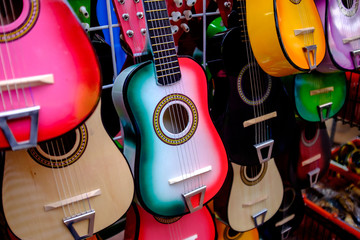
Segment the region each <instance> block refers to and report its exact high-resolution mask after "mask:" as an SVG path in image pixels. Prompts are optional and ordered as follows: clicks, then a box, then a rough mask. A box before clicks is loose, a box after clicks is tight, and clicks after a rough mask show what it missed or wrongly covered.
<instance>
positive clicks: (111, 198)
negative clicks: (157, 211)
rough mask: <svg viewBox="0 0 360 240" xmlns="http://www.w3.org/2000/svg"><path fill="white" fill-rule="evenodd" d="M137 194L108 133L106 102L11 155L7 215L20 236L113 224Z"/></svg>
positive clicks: (44, 236) (62, 234) (66, 233)
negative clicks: (52, 135) (52, 136)
mask: <svg viewBox="0 0 360 240" xmlns="http://www.w3.org/2000/svg"><path fill="white" fill-rule="evenodd" d="M133 194H134V185H133V178H132V175H131V171H130V168H129V166H128V164H127V161H126V160H125V158H124V157H123V155H122V154H121V152H120V151H119V149H118V148H117V147H116V145H115V143H114V142H113V141H112V140H111V138H110V137H109V136H108V135H107V133H106V131H105V129H104V128H103V125H102V122H101V119H100V104H99V105H98V107H97V108H96V110H95V112H94V113H93V114H92V116H90V118H89V119H88V120H87V121H86V122H85V124H83V125H81V126H80V127H78V128H77V129H75V130H73V131H70V132H68V133H67V134H65V135H62V136H61V137H60V138H56V139H53V140H51V141H46V142H43V143H40V144H39V145H38V146H37V147H35V148H30V149H28V150H19V151H8V152H6V155H5V166H4V178H3V189H2V200H3V208H4V213H5V218H6V220H7V222H8V225H9V227H10V229H11V230H12V232H13V233H14V234H15V235H16V236H17V237H19V238H20V239H34V240H48V239H62V240H65V239H69V240H70V239H80V238H81V239H82V238H83V237H88V236H92V234H93V233H96V232H98V231H100V230H101V229H103V228H105V227H107V226H109V225H111V224H113V223H114V222H115V221H117V220H118V219H119V218H120V217H121V216H122V215H123V214H124V213H125V212H126V211H127V209H128V208H129V206H130V204H131V201H132V199H133Z"/></svg>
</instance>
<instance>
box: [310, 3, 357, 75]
mask: <svg viewBox="0 0 360 240" xmlns="http://www.w3.org/2000/svg"><path fill="white" fill-rule="evenodd" d="M315 4H316V7H317V9H318V11H319V14H320V17H321V21H322V23H323V26H324V30H325V36H326V45H327V51H326V55H325V58H324V60H323V62H322V63H321V64H320V66H319V69H318V70H319V71H321V72H334V71H339V69H341V70H343V71H358V70H359V68H360V35H359V32H360V24H359V21H358V19H359V17H360V12H359V0H354V1H342V0H327V1H323V0H316V1H315Z"/></svg>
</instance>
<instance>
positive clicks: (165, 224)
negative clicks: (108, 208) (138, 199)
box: [125, 203, 216, 240]
mask: <svg viewBox="0 0 360 240" xmlns="http://www.w3.org/2000/svg"><path fill="white" fill-rule="evenodd" d="M215 229H216V228H215V223H214V220H213V218H212V216H211V213H210V211H209V210H208V209H207V208H206V207H203V208H202V209H201V210H199V211H197V212H194V213H191V214H187V215H185V216H182V217H174V218H160V217H154V216H153V215H151V214H150V213H148V212H146V211H145V210H144V209H143V208H141V207H140V206H139V205H137V204H135V203H134V204H132V206H131V207H130V209H129V210H128V212H127V214H126V226H125V240H134V239H141V240H146V239H149V240H152V239H158V240H168V239H182V240H195V239H196V240H211V239H215V231H216V230H215Z"/></svg>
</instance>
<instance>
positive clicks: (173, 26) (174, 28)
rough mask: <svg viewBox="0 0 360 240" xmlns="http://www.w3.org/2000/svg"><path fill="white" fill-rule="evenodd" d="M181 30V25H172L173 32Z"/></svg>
mask: <svg viewBox="0 0 360 240" xmlns="http://www.w3.org/2000/svg"><path fill="white" fill-rule="evenodd" d="M178 31H179V27H178V26H177V25H171V32H172V34H175V33H177V32H178Z"/></svg>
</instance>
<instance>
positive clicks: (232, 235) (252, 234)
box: [215, 218, 259, 240]
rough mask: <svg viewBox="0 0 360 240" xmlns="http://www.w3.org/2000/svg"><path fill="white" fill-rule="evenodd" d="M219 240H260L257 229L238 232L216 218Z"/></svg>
mask: <svg viewBox="0 0 360 240" xmlns="http://www.w3.org/2000/svg"><path fill="white" fill-rule="evenodd" d="M215 224H216V232H217V236H218V238H217V240H259V232H258V230H257V229H256V228H254V229H252V230H250V231H246V232H236V231H234V230H232V229H231V228H230V227H229V226H228V225H226V224H225V223H223V222H221V221H220V220H218V219H216V218H215Z"/></svg>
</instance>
